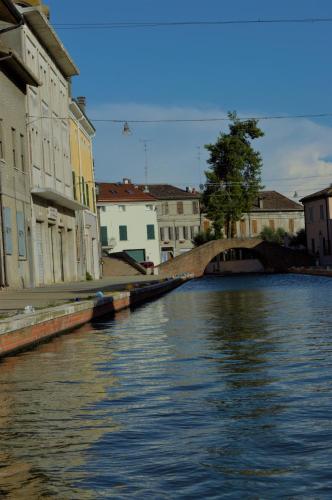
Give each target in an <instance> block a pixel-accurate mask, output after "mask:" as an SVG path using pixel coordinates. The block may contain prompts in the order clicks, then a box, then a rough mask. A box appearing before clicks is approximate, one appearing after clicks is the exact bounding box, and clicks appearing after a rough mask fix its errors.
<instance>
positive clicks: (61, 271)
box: [58, 231, 65, 281]
mask: <svg viewBox="0 0 332 500" xmlns="http://www.w3.org/2000/svg"><path fill="white" fill-rule="evenodd" d="M58 234H59V251H60V255H59V258H60V273H61V274H60V279H61V281H64V280H65V273H64V268H63V234H62V231H59V233H58Z"/></svg>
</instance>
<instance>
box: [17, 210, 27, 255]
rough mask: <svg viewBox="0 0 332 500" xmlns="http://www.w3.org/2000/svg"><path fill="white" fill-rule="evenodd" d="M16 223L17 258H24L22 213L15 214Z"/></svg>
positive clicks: (25, 252)
mask: <svg viewBox="0 0 332 500" xmlns="http://www.w3.org/2000/svg"><path fill="white" fill-rule="evenodd" d="M16 223H17V237H18V255H19V257H26V256H27V251H26V245H25V224H24V213H23V212H17V213H16Z"/></svg>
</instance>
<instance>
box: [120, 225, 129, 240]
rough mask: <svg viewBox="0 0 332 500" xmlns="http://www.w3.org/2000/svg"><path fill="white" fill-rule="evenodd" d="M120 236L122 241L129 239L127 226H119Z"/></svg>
mask: <svg viewBox="0 0 332 500" xmlns="http://www.w3.org/2000/svg"><path fill="white" fill-rule="evenodd" d="M119 236H120V241H127V240H128V234H127V226H119Z"/></svg>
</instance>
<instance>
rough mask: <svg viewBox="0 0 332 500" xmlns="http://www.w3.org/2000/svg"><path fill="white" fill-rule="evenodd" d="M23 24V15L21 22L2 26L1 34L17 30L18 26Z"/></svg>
mask: <svg viewBox="0 0 332 500" xmlns="http://www.w3.org/2000/svg"><path fill="white" fill-rule="evenodd" d="M23 24H24V19H23V17H22V19H21V20H20V22H19V23H18V24H14V26H8V28H2V29H1V30H0V35H3V34H4V33H8V32H9V31H13V30H17V29H18V28H20V27H21V26H23Z"/></svg>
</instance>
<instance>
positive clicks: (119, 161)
mask: <svg viewBox="0 0 332 500" xmlns="http://www.w3.org/2000/svg"><path fill="white" fill-rule="evenodd" d="M89 115H90V116H91V118H92V119H93V118H99V119H120V120H123V122H124V121H126V120H127V121H128V122H129V125H130V128H131V130H132V135H130V136H124V135H123V134H122V128H123V123H117V124H114V123H100V122H96V127H97V133H96V138H95V149H94V152H95V159H96V178H97V179H98V180H105V181H106V180H109V181H119V180H121V179H122V178H123V177H130V178H132V180H133V181H134V182H144V165H145V158H144V146H143V143H142V142H141V141H142V140H143V139H146V140H148V141H149V142H148V143H147V144H148V166H149V169H148V180H149V182H168V183H173V184H177V185H179V186H186V185H198V184H200V182H202V181H204V174H203V171H204V169H206V163H205V160H206V158H207V154H206V152H205V150H204V147H203V146H204V144H206V143H209V142H214V141H215V139H216V137H217V135H218V133H219V131H220V130H223V131H226V130H227V128H228V127H227V122H202V123H168V124H132V123H130V120H131V119H132V120H135V119H138V120H165V119H204V118H210V117H220V116H225V115H226V112H225V110H221V109H215V108H208V109H203V108H182V107H176V106H173V107H162V106H154V105H149V104H146V105H145V104H135V103H123V104H113V103H109V104H105V105H103V106H98V107H96V108H94V109H90V110H89ZM239 115H240V116H241V115H243V116H248V113H241V111H239ZM250 115H255V113H250ZM260 126H261V127H262V129H263V130H264V131H265V137H264V138H263V139H260V140H259V141H256V143H255V147H256V148H257V149H259V150H260V151H261V153H262V156H263V161H264V167H263V181H264V184H265V186H266V189H275V190H277V191H280V192H283V193H284V194H286V195H291V194H293V193H294V191H297V192H298V194H299V196H304V195H306V194H309V193H310V192H314V191H316V190H318V189H322V188H323V187H324V186H327V185H329V184H330V182H332V161H328V160H326V158H332V128H330V127H328V126H324V125H319V124H317V123H315V122H313V121H311V120H308V119H289V120H273V121H272V120H271V121H261V122H260ZM198 146H200V147H201V168H199V160H198ZM289 177H291V178H294V179H293V180H284V178H289ZM308 177H310V178H308Z"/></svg>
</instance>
